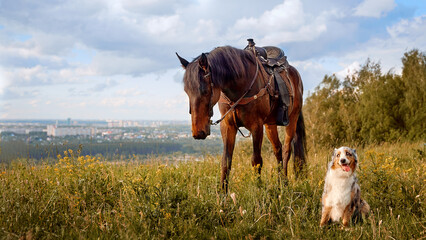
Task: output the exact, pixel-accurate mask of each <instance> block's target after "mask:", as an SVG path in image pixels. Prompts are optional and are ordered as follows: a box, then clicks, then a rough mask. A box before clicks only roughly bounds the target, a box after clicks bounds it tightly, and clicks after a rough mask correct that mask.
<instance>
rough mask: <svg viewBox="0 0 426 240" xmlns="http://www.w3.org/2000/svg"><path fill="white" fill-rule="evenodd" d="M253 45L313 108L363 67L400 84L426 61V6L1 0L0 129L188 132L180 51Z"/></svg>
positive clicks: (365, 0)
mask: <svg viewBox="0 0 426 240" xmlns="http://www.w3.org/2000/svg"><path fill="white" fill-rule="evenodd" d="M247 38H254V41H255V42H256V44H258V45H259V46H265V45H275V46H278V47H280V48H282V49H283V50H284V51H285V53H286V55H287V56H288V60H289V62H290V64H292V65H294V66H295V67H296V68H297V69H298V70H299V71H300V74H301V76H302V79H303V82H304V89H305V94H304V95H305V97H306V96H307V95H308V92H312V91H313V90H314V89H315V87H316V86H317V85H318V84H319V83H320V82H321V81H322V79H323V77H324V75H326V74H327V75H331V74H336V75H337V76H338V77H339V78H340V79H342V80H343V78H344V77H345V76H346V75H347V74H350V73H353V72H354V71H355V70H357V69H358V68H359V66H360V65H361V64H364V63H365V61H366V60H367V58H370V59H371V60H372V61H374V62H380V64H381V66H382V68H383V69H382V70H383V72H388V71H392V72H394V73H400V72H401V66H402V64H401V57H402V56H403V54H404V52H406V51H409V50H411V49H413V48H418V49H420V50H421V51H425V50H426V1H417V0H349V1H338V0H324V1H315V0H272V1H266V2H265V1H251V0H249V1H225V0H218V1H204V0H203V1H201V0H196V1H184V0H179V1H169V0H166V1H133V0H117V1H59V2H51V1H47V0H40V1H32V2H31V4H29V2H27V1H23V0H15V1H2V0H0V119H1V120H7V119H14V120H17V119H24V120H25V119H41V120H45V119H52V120H57V119H64V120H65V121H66V119H68V118H71V119H83V120H84V119H85V120H94V119H95V120H96V119H98V120H106V119H116V120H183V121H189V120H190V115H189V114H188V98H187V96H186V94H185V92H184V91H183V85H182V78H183V74H184V70H183V69H182V68H181V67H180V63H179V61H178V59H177V58H176V55H175V52H178V53H179V54H180V55H181V56H182V57H184V58H186V59H188V60H191V59H193V58H194V57H196V56H198V55H199V54H200V53H202V52H209V51H211V50H212V49H214V48H215V47H217V46H223V45H231V46H234V47H239V48H243V47H244V46H245V45H246V39H247ZM219 117H220V114H219V113H218V110H217V106H216V107H215V115H214V117H213V119H218V118H219Z"/></svg>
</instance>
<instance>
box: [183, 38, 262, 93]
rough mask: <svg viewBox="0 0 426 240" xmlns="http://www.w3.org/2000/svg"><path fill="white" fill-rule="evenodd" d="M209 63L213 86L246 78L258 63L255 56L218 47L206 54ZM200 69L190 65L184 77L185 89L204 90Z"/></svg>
mask: <svg viewBox="0 0 426 240" xmlns="http://www.w3.org/2000/svg"><path fill="white" fill-rule="evenodd" d="M206 55H207V61H208V64H209V67H210V71H211V74H212V81H213V84H215V85H217V86H223V85H224V84H227V83H232V82H234V81H235V80H237V79H241V78H246V77H247V72H248V70H249V68H250V67H251V66H252V64H255V63H256V60H255V58H254V56H253V54H252V53H251V52H249V51H246V50H241V49H238V48H234V47H231V46H224V47H217V48H215V49H213V50H212V51H211V52H209V53H206ZM199 58H200V56H198V57H196V58H194V60H193V61H192V62H191V63H195V62H197V61H198V59H199ZM200 74H201V73H200V68H199V66H198V63H197V64H189V65H188V67H187V69H186V72H185V77H184V84H185V87H187V88H188V89H192V90H194V91H199V89H203V86H201V85H200V84H202V83H201V82H200V81H199V79H200V77H201V76H199V75H200Z"/></svg>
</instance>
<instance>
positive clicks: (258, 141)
mask: <svg viewBox="0 0 426 240" xmlns="http://www.w3.org/2000/svg"><path fill="white" fill-rule="evenodd" d="M251 134H252V139H253V156H252V159H251V165H252V166H253V167H254V168H255V169H256V171H257V173H258V174H259V177H260V173H261V171H262V166H263V159H262V155H261V150H262V141H263V125H259V126H256V127H255V128H254V129H252V130H251Z"/></svg>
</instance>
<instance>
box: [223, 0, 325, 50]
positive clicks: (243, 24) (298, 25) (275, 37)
mask: <svg viewBox="0 0 426 240" xmlns="http://www.w3.org/2000/svg"><path fill="white" fill-rule="evenodd" d="M325 20H326V18H325V16H324V15H322V14H319V15H318V16H312V15H310V14H307V13H306V12H305V11H304V9H303V3H302V2H301V1H300V0H286V1H284V2H283V3H281V4H278V5H276V6H275V7H274V8H273V9H271V10H268V11H265V12H264V13H263V14H262V15H261V16H259V17H257V18H256V17H250V18H241V19H238V20H237V21H236V23H235V24H234V26H233V27H231V28H230V30H229V31H228V35H235V36H236V37H243V36H247V33H250V32H251V33H254V36H253V37H255V38H256V39H258V42H262V45H277V44H282V43H287V42H296V41H312V40H314V39H316V38H317V37H318V36H319V35H320V34H321V33H324V32H325V31H326V30H327V25H326V21H325Z"/></svg>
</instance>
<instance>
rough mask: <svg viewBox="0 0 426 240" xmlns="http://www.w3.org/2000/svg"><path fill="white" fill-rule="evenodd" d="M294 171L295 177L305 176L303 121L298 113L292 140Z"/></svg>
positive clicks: (301, 115) (301, 114)
mask: <svg viewBox="0 0 426 240" xmlns="http://www.w3.org/2000/svg"><path fill="white" fill-rule="evenodd" d="M293 150H294V159H293V164H294V171H295V173H296V177H299V176H300V175H303V174H305V172H304V169H305V167H306V155H307V153H306V130H305V121H304V119H303V113H302V111H300V114H299V118H298V119H297V125H296V135H295V139H294V145H293Z"/></svg>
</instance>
